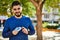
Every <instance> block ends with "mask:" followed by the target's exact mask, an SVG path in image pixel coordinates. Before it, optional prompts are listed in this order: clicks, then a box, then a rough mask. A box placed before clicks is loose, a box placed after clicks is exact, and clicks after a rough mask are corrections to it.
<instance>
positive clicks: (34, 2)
mask: <svg viewBox="0 0 60 40" xmlns="http://www.w3.org/2000/svg"><path fill="white" fill-rule="evenodd" d="M30 1H31V2H32V3H33V4H34V6H35V7H38V3H37V2H36V1H35V0H30Z"/></svg>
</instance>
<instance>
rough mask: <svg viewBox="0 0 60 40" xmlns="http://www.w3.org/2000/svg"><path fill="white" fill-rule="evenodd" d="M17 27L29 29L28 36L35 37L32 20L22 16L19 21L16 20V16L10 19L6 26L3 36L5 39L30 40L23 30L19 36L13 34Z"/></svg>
mask: <svg viewBox="0 0 60 40" xmlns="http://www.w3.org/2000/svg"><path fill="white" fill-rule="evenodd" d="M16 27H25V28H26V29H27V30H28V29H29V34H28V35H33V34H34V33H35V30H34V27H33V25H32V22H31V20H30V18H28V17H25V16H22V18H20V19H18V18H15V16H12V17H11V18H8V19H7V20H6V22H5V24H4V29H3V32H2V36H3V37H4V38H9V40H28V35H27V34H24V33H23V32H22V30H21V31H19V33H18V34H17V35H13V34H12V31H13V30H14V29H15V28H16Z"/></svg>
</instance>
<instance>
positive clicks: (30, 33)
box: [28, 20, 35, 35]
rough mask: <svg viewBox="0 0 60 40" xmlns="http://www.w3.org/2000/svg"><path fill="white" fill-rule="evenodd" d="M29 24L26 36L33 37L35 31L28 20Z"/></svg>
mask: <svg viewBox="0 0 60 40" xmlns="http://www.w3.org/2000/svg"><path fill="white" fill-rule="evenodd" d="M29 23H30V25H29V31H28V35H33V34H34V33H35V29H34V26H33V24H32V21H31V20H29Z"/></svg>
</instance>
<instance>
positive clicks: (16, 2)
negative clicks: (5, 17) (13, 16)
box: [11, 1, 22, 7]
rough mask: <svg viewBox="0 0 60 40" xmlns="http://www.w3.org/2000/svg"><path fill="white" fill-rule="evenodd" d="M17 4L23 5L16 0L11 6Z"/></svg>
mask: <svg viewBox="0 0 60 40" xmlns="http://www.w3.org/2000/svg"><path fill="white" fill-rule="evenodd" d="M16 5H20V6H22V4H21V3H20V2H19V1H14V2H13V3H12V5H11V7H13V6H16Z"/></svg>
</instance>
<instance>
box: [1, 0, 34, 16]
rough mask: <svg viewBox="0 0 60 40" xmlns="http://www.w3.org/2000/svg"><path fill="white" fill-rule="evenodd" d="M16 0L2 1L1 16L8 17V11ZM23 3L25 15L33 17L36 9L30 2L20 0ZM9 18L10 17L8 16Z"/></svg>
mask: <svg viewBox="0 0 60 40" xmlns="http://www.w3.org/2000/svg"><path fill="white" fill-rule="evenodd" d="M13 1H15V0H0V15H8V13H7V9H8V8H10V6H11V4H12V2H13ZM18 1H19V2H21V3H22V7H23V15H28V16H33V14H34V13H35V8H34V6H33V4H32V3H31V2H29V0H18ZM8 16H9V15H8Z"/></svg>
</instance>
